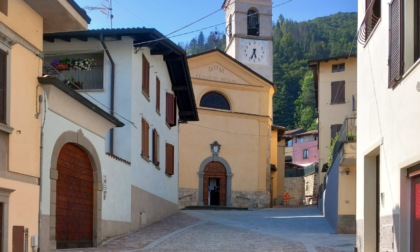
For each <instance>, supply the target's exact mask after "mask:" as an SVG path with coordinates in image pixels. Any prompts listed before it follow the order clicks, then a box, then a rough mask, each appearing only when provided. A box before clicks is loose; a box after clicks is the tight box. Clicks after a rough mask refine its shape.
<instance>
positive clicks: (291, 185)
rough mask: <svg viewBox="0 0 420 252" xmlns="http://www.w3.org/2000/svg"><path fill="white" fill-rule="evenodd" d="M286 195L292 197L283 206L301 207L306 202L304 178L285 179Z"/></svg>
mask: <svg viewBox="0 0 420 252" xmlns="http://www.w3.org/2000/svg"><path fill="white" fill-rule="evenodd" d="M284 193H288V194H289V196H290V197H291V199H290V200H288V201H287V202H284V201H283V205H290V206H299V205H303V203H304V201H305V179H304V177H294V178H284Z"/></svg>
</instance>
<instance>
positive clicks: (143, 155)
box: [140, 154, 150, 162]
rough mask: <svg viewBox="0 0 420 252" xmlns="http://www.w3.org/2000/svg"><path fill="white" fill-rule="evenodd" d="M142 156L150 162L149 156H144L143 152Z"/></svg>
mask: <svg viewBox="0 0 420 252" xmlns="http://www.w3.org/2000/svg"><path fill="white" fill-rule="evenodd" d="M140 156H141V157H142V158H143V159H144V160H146V161H147V162H150V159H149V157H146V156H144V155H143V154H140Z"/></svg>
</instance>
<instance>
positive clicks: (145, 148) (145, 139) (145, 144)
mask: <svg viewBox="0 0 420 252" xmlns="http://www.w3.org/2000/svg"><path fill="white" fill-rule="evenodd" d="M141 125H142V127H141V129H142V134H141V135H142V139H141V143H142V151H141V155H142V156H143V157H144V158H146V159H149V124H148V123H147V121H146V120H144V118H142V120H141Z"/></svg>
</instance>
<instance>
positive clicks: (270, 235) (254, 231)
mask: <svg viewBox="0 0 420 252" xmlns="http://www.w3.org/2000/svg"><path fill="white" fill-rule="evenodd" d="M354 246H355V235H338V234H333V229H332V228H331V226H330V225H329V224H328V222H327V220H326V219H325V217H323V216H322V215H321V214H320V213H319V211H318V209H317V208H316V207H305V208H272V209H263V210H251V211H232V210H183V211H180V212H179V213H177V214H175V215H173V216H171V217H169V218H166V219H165V220H162V221H160V222H157V223H155V224H153V225H150V226H148V227H146V228H143V229H141V230H139V231H136V232H133V233H130V234H128V235H124V236H120V237H117V238H114V239H112V240H109V241H107V242H105V243H104V244H103V245H102V246H100V247H98V248H91V249H83V250H81V249H72V250H61V251H66V252H69V251H98V252H104V251H126V252H134V251H145V252H155V251H156V252H157V251H162V252H169V251H186V252H189V251H285V252H286V251H287V252H301V251H302V252H304V251H305V252H306V251H307V252H351V251H353V248H354ZM57 251H60V250H57Z"/></svg>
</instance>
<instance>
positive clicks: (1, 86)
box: [0, 50, 7, 124]
mask: <svg viewBox="0 0 420 252" xmlns="http://www.w3.org/2000/svg"><path fill="white" fill-rule="evenodd" d="M6 59H7V53H6V52H4V51H1V50H0V123H3V124H6V111H7V106H6V72H7V63H6Z"/></svg>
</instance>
